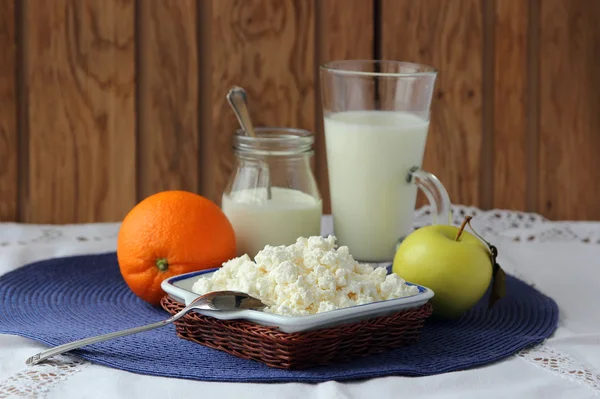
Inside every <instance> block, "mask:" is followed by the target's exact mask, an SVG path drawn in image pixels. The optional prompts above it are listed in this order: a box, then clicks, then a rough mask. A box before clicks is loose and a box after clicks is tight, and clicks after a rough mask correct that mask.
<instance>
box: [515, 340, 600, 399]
mask: <svg viewBox="0 0 600 399" xmlns="http://www.w3.org/2000/svg"><path fill="white" fill-rule="evenodd" d="M517 356H518V357H520V358H522V359H525V360H527V361H529V362H530V363H533V364H534V365H535V366H537V367H539V368H542V369H544V370H546V371H548V372H551V373H553V374H555V375H559V376H561V377H563V378H566V379H568V380H570V381H572V382H575V383H577V384H579V385H584V386H586V387H588V388H590V389H591V390H593V391H595V392H596V393H600V373H599V372H598V371H596V370H593V369H591V368H590V367H588V366H586V365H584V364H582V363H580V362H578V361H576V360H575V359H573V358H572V357H571V356H569V355H565V354H564V353H560V352H559V351H557V350H555V349H553V348H552V347H550V346H548V345H546V344H542V345H539V346H535V347H532V348H529V349H524V350H522V351H520V352H519V353H518V354H517Z"/></svg>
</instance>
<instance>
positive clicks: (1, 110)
mask: <svg viewBox="0 0 600 399" xmlns="http://www.w3.org/2000/svg"><path fill="white" fill-rule="evenodd" d="M0 49H1V52H0V222H6V221H16V220H17V212H18V209H17V202H18V199H17V197H18V174H17V154H18V142H17V106H16V105H17V100H16V55H17V52H16V41H15V2H14V0H0Z"/></svg>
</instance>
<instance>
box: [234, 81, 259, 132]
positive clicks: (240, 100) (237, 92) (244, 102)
mask: <svg viewBox="0 0 600 399" xmlns="http://www.w3.org/2000/svg"><path fill="white" fill-rule="evenodd" d="M227 101H228V102H229V105H231V108H233V111H234V113H235V116H236V118H237V120H238V122H239V123H240V125H241V126H242V128H243V129H244V130H245V131H246V133H247V134H248V135H249V136H251V137H256V133H255V132H254V127H253V126H252V122H251V119H250V113H249V112H248V97H247V95H246V91H245V90H244V89H242V88H241V87H239V86H234V87H232V88H231V90H229V92H228V93H227Z"/></svg>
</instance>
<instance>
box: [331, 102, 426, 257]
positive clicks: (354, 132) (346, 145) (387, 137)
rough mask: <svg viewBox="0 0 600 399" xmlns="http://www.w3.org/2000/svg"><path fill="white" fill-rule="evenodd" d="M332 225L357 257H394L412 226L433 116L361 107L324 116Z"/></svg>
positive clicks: (339, 243) (341, 240)
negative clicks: (418, 172) (417, 172)
mask: <svg viewBox="0 0 600 399" xmlns="http://www.w3.org/2000/svg"><path fill="white" fill-rule="evenodd" d="M324 127H325V141H326V148H327V164H328V173H329V182H330V193H331V206H332V213H333V219H334V230H335V235H336V236H337V240H338V241H337V243H338V245H347V246H348V247H349V249H350V253H352V254H353V256H354V257H355V258H356V259H357V260H362V261H373V262H382V261H389V260H390V259H392V258H393V256H394V253H395V248H396V244H397V242H398V239H399V238H400V237H402V236H405V235H407V234H408V233H410V231H411V227H412V220H413V212H414V207H415V201H416V195H417V186H416V185H414V184H409V183H407V181H406V179H407V175H408V173H409V170H410V168H412V167H414V166H419V167H420V166H421V164H422V161H423V154H424V151H425V142H426V139H427V131H428V128H429V121H427V120H424V119H422V118H420V117H418V116H415V115H413V114H410V113H405V112H400V111H381V110H372V111H371V110H366V111H365V110H361V111H345V112H337V113H331V114H329V115H326V116H325V118H324Z"/></svg>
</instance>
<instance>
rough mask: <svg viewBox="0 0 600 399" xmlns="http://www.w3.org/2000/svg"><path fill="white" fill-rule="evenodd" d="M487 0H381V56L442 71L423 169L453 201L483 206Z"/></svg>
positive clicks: (433, 105)
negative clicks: (484, 11)
mask: <svg viewBox="0 0 600 399" xmlns="http://www.w3.org/2000/svg"><path fill="white" fill-rule="evenodd" d="M481 3H482V2H481V1H479V0H453V1H447V0H421V1H413V0H382V11H381V18H382V21H381V27H382V33H381V35H382V42H381V49H382V56H383V58H387V59H396V60H399V61H410V62H418V63H424V64H428V65H432V66H434V67H436V68H437V69H438V70H439V74H438V79H437V82H436V90H435V94H434V99H433V103H432V111H431V125H430V130H429V135H428V139H427V146H426V149H425V158H424V162H423V168H424V169H425V170H427V171H429V172H431V173H433V174H435V175H436V176H437V177H438V178H439V179H440V180H441V181H442V183H443V184H444V186H445V187H446V189H447V190H448V194H449V195H450V200H451V201H452V202H453V203H460V204H466V205H472V204H478V203H479V188H478V186H479V183H480V173H481V171H480V156H481V142H482V138H481V136H482V40H483V29H482V4H481Z"/></svg>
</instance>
